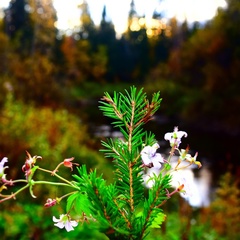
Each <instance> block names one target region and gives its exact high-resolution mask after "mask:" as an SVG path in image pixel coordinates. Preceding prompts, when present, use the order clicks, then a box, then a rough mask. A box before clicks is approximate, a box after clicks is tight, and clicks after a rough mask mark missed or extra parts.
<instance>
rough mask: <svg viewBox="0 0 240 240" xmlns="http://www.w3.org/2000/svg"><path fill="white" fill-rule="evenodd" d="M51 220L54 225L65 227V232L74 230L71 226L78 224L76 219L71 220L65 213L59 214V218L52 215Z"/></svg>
mask: <svg viewBox="0 0 240 240" xmlns="http://www.w3.org/2000/svg"><path fill="white" fill-rule="evenodd" d="M53 221H54V222H55V224H54V225H55V226H57V227H59V228H61V229H63V228H65V229H66V230H67V232H69V231H72V230H74V228H73V227H76V226H77V225H78V223H77V221H71V220H70V218H69V216H68V215H67V214H61V215H60V218H59V219H57V218H56V217H54V216H53Z"/></svg>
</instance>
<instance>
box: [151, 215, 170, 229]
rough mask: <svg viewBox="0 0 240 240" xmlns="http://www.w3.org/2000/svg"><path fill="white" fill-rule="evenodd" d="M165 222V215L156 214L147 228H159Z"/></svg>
mask: <svg viewBox="0 0 240 240" xmlns="http://www.w3.org/2000/svg"><path fill="white" fill-rule="evenodd" d="M165 220H166V215H165V214H164V213H158V214H157V216H156V217H155V218H154V220H153V221H152V223H151V225H150V226H149V227H150V228H161V225H162V223H163V222H164V221H165Z"/></svg>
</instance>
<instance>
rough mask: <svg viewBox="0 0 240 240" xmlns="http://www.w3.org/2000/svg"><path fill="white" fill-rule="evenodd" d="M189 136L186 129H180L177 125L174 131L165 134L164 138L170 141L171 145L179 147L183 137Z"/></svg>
mask: <svg viewBox="0 0 240 240" xmlns="http://www.w3.org/2000/svg"><path fill="white" fill-rule="evenodd" d="M183 136H184V137H187V133H186V132H184V131H178V127H175V128H174V130H173V132H170V133H166V134H165V135H164V139H165V140H167V141H169V142H170V146H171V147H172V146H174V145H175V146H176V147H178V146H179V145H180V143H181V138H182V137H183Z"/></svg>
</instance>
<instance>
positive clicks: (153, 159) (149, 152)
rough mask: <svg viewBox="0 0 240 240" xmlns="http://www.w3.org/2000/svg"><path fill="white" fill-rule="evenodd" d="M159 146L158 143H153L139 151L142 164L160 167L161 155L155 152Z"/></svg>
mask: <svg viewBox="0 0 240 240" xmlns="http://www.w3.org/2000/svg"><path fill="white" fill-rule="evenodd" d="M158 148H159V145H158V144H157V143H155V144H154V145H153V146H146V147H144V148H143V150H142V151H141V153H140V154H141V157H142V161H143V165H144V166H146V167H149V168H152V167H154V168H156V169H160V168H161V166H162V165H161V163H163V162H164V160H163V157H162V155H161V154H160V153H157V152H156V151H157V149H158Z"/></svg>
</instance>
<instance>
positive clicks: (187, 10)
mask: <svg viewBox="0 0 240 240" xmlns="http://www.w3.org/2000/svg"><path fill="white" fill-rule="evenodd" d="M53 2H54V7H55V8H56V10H57V16H58V23H57V27H58V28H60V29H63V30H67V29H69V28H71V27H73V26H76V25H78V23H79V16H80V10H79V9H78V8H77V6H78V5H79V4H80V3H81V2H82V0H53ZM87 2H88V5H89V10H90V14H91V17H92V19H93V21H94V22H95V24H96V25H98V24H99V23H100V20H101V18H102V10H103V6H104V4H105V5H106V11H107V20H111V21H112V22H113V24H114V26H115V30H116V32H118V33H122V32H124V31H125V29H126V26H127V18H128V12H129V9H130V2H131V0H121V1H119V0H87ZM8 3H9V0H0V7H1V6H4V7H7V6H8ZM134 3H135V8H136V11H137V13H138V14H139V15H140V16H141V15H145V16H146V18H147V19H150V18H151V16H152V13H153V11H154V10H157V11H158V12H162V13H164V17H166V18H171V17H176V18H177V19H178V20H179V21H183V20H185V19H187V20H188V22H190V23H191V22H194V21H199V22H203V21H206V20H209V19H211V18H213V17H214V15H215V14H216V10H217V8H218V7H226V1H225V0H135V1H134Z"/></svg>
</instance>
